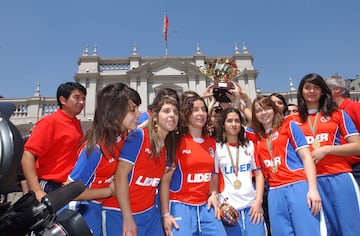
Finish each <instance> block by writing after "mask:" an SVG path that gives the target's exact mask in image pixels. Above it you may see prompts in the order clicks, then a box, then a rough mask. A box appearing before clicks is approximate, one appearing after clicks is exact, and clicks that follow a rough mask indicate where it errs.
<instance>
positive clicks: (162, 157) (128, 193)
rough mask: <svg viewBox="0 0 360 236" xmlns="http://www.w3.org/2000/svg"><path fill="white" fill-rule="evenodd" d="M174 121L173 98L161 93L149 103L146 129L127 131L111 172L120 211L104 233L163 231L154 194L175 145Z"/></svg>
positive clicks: (176, 116) (175, 107) (142, 235)
mask: <svg viewBox="0 0 360 236" xmlns="http://www.w3.org/2000/svg"><path fill="white" fill-rule="evenodd" d="M178 120H179V112H178V103H177V101H176V99H175V98H174V97H171V96H163V97H161V99H159V100H158V101H157V103H153V104H152V106H151V116H150V119H149V126H148V128H141V129H136V130H135V131H133V132H131V133H130V134H129V136H128V138H127V139H126V141H125V143H124V146H123V148H122V150H121V153H120V158H119V163H118V167H117V169H116V174H115V192H116V198H117V200H118V202H119V205H120V210H121V211H120V212H118V213H120V214H118V219H119V220H118V223H115V224H112V222H108V223H107V225H109V224H110V225H112V230H111V232H110V231H108V235H109V233H111V234H112V235H134V236H136V235H138V236H147V235H159V236H161V235H163V234H164V229H163V226H162V221H161V214H160V212H159V211H158V210H157V209H156V206H155V196H156V190H157V186H158V184H159V183H160V179H161V178H162V176H163V175H164V173H165V171H166V166H167V163H169V164H171V163H173V161H174V156H175V155H174V154H175V151H174V150H172V149H175V147H176V146H177V145H176V143H175V142H176V137H175V132H176V131H175V129H176V128H177V125H178ZM169 139H171V140H169ZM171 143H172V144H171ZM164 144H167V146H166V147H165V145H164ZM168 144H171V145H168Z"/></svg>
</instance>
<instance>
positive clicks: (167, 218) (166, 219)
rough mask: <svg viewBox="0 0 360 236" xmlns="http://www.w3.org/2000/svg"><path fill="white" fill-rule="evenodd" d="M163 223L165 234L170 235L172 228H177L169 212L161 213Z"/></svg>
mask: <svg viewBox="0 0 360 236" xmlns="http://www.w3.org/2000/svg"><path fill="white" fill-rule="evenodd" d="M163 224H164V230H165V235H166V236H171V235H172V228H173V227H174V228H175V229H179V225H178V224H177V223H176V220H175V219H174V217H173V216H172V215H170V214H166V215H163Z"/></svg>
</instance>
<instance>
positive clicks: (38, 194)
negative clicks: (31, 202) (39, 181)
mask: <svg viewBox="0 0 360 236" xmlns="http://www.w3.org/2000/svg"><path fill="white" fill-rule="evenodd" d="M34 193H35V196H36V199H37V200H38V201H39V202H41V199H42V198H43V197H44V196H45V195H46V192H45V191H44V190H42V189H39V190H37V191H34Z"/></svg>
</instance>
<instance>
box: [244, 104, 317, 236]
mask: <svg viewBox="0 0 360 236" xmlns="http://www.w3.org/2000/svg"><path fill="white" fill-rule="evenodd" d="M252 114H253V119H252V125H253V128H254V131H255V134H256V136H254V135H251V134H250V133H248V137H251V139H252V140H253V141H254V143H255V142H256V143H257V145H256V151H257V154H258V159H257V161H258V162H259V164H260V165H261V167H262V171H263V174H264V176H265V179H266V181H267V182H268V183H269V187H270V188H269V193H268V202H269V217H270V224H271V233H272V235H276V236H281V235H287V236H288V235H320V220H319V218H320V217H319V212H320V209H321V198H320V195H319V192H318V189H317V183H316V170H315V165H314V162H313V161H312V158H311V154H310V151H309V147H308V144H307V142H306V139H305V136H304V134H303V133H302V132H301V129H300V128H299V126H298V125H297V124H296V123H295V122H292V121H284V118H283V114H282V113H281V112H280V110H279V109H278V107H277V106H276V105H275V103H274V102H273V101H272V100H271V98H270V97H258V98H256V99H255V101H254V102H253V105H252Z"/></svg>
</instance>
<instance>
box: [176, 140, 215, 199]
mask: <svg viewBox="0 0 360 236" xmlns="http://www.w3.org/2000/svg"><path fill="white" fill-rule="evenodd" d="M215 150H216V142H215V139H214V138H211V137H203V138H202V139H201V140H194V138H193V137H192V136H191V135H186V136H183V137H182V138H181V139H180V144H179V147H178V150H177V153H176V162H175V163H176V167H175V170H174V174H173V177H172V180H171V184H170V200H171V201H179V202H183V203H187V204H194V205H201V204H204V203H206V202H207V200H208V194H209V191H210V179H211V175H212V174H213V173H214V171H215V166H214V156H215Z"/></svg>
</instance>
